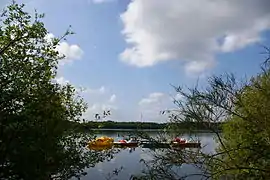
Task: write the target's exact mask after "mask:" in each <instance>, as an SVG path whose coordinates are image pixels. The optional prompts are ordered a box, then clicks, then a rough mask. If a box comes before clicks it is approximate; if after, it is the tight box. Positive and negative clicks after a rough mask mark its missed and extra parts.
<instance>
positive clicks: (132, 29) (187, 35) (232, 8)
mask: <svg viewBox="0 0 270 180" xmlns="http://www.w3.org/2000/svg"><path fill="white" fill-rule="evenodd" d="M269 7H270V1H269V0H225V1H224V0H215V1H213V0H193V1H191V0H166V1H164V0H133V1H131V2H130V4H129V5H128V8H127V10H126V11H125V12H124V13H123V14H122V15H121V20H122V22H123V24H124V29H123V32H122V33H123V35H124V37H125V41H126V43H127V44H128V45H129V47H127V48H126V49H125V50H124V51H123V52H122V53H121V55H120V58H121V60H122V61H123V62H126V63H128V64H131V65H135V66H138V67H145V66H152V65H155V64H157V63H159V62H162V61H168V60H182V61H184V62H185V63H186V65H185V70H186V71H187V72H189V73H200V72H202V71H204V70H206V69H209V68H212V67H214V65H215V53H218V52H230V51H235V50H238V49H241V48H244V47H246V46H248V45H250V44H253V43H256V42H259V41H261V37H260V33H261V32H263V31H265V30H267V29H270V11H269Z"/></svg>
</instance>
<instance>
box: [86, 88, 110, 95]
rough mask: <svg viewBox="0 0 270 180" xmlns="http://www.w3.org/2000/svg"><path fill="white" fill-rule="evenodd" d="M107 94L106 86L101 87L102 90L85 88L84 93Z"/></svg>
mask: <svg viewBox="0 0 270 180" xmlns="http://www.w3.org/2000/svg"><path fill="white" fill-rule="evenodd" d="M105 92H106V89H105V87H104V86H101V87H100V88H97V89H94V88H85V89H84V93H87V94H104V93H105Z"/></svg>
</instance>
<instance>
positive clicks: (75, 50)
mask: <svg viewBox="0 0 270 180" xmlns="http://www.w3.org/2000/svg"><path fill="white" fill-rule="evenodd" d="M54 37H55V36H54V35H53V34H52V33H49V34H47V35H46V36H45V39H46V40H47V41H48V42H51V39H52V38H54ZM56 50H57V51H58V52H59V53H60V54H61V55H64V56H65V59H64V60H63V61H61V62H60V64H61V65H63V64H65V63H70V62H72V61H74V60H79V59H81V58H82V56H83V50H82V49H81V48H80V46H79V45H77V44H72V45H70V44H68V43H67V42H65V41H64V42H60V43H59V45H58V46H57V47H56Z"/></svg>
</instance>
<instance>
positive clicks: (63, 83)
mask: <svg viewBox="0 0 270 180" xmlns="http://www.w3.org/2000/svg"><path fill="white" fill-rule="evenodd" d="M54 81H55V82H57V83H59V84H61V85H65V84H68V83H69V81H68V80H66V79H65V78H64V77H57V78H55V79H54Z"/></svg>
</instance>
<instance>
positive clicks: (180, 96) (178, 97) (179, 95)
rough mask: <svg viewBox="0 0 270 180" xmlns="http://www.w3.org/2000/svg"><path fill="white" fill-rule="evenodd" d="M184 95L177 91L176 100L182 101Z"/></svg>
mask: <svg viewBox="0 0 270 180" xmlns="http://www.w3.org/2000/svg"><path fill="white" fill-rule="evenodd" d="M183 98H184V97H183V96H182V95H181V94H179V93H177V94H176V95H175V96H174V100H176V101H180V100H182V99H183Z"/></svg>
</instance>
